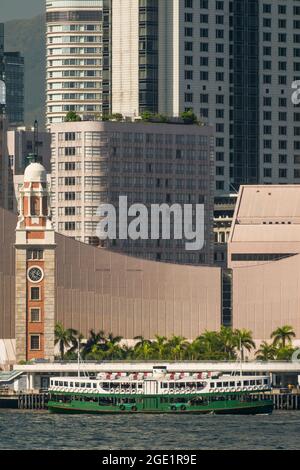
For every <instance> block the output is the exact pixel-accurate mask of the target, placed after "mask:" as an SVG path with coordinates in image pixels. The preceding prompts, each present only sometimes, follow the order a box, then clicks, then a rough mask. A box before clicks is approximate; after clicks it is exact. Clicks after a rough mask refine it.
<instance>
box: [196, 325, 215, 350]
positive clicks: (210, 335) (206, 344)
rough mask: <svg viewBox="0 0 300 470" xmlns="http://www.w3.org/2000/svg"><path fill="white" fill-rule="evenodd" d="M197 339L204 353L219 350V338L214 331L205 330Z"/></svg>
mask: <svg viewBox="0 0 300 470" xmlns="http://www.w3.org/2000/svg"><path fill="white" fill-rule="evenodd" d="M197 341H199V342H200V343H202V345H203V348H204V351H205V353H206V354H213V353H215V352H219V351H220V338H219V333H217V332H216V331H208V330H206V331H205V332H204V333H203V334H202V335H201V336H199V337H198V338H197Z"/></svg>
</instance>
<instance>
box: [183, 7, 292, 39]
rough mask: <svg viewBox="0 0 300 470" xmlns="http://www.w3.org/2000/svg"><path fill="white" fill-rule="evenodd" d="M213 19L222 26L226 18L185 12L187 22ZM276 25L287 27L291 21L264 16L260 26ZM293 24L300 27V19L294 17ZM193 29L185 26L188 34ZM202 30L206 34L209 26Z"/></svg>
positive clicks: (202, 21) (281, 27)
mask: <svg viewBox="0 0 300 470" xmlns="http://www.w3.org/2000/svg"><path fill="white" fill-rule="evenodd" d="M212 19H213V20H214V21H213V24H215V25H220V26H223V25H224V19H225V17H224V15H209V14H208V13H206V14H204V13H200V16H197V18H195V15H194V14H193V13H185V15H184V22H185V23H193V22H194V21H197V23H198V20H199V23H203V24H209V22H210V21H211V22H212ZM276 25H277V27H278V28H279V29H287V27H291V21H288V20H287V19H286V18H276V19H275V18H274V19H273V18H267V17H263V18H262V24H261V25H260V27H263V28H272V27H273V28H274V27H276ZM292 25H293V29H300V20H298V19H294V20H293V21H292ZM230 26H231V27H232V26H233V24H232V21H231V22H230ZM191 29H193V28H190V27H186V28H185V30H188V31H187V36H189V35H190V30H191ZM200 31H204V34H206V32H207V31H208V28H203V29H201V30H200ZM216 31H218V30H216ZM221 31H222V30H221ZM200 35H201V32H200ZM205 37H208V36H205ZM217 37H218V36H217Z"/></svg>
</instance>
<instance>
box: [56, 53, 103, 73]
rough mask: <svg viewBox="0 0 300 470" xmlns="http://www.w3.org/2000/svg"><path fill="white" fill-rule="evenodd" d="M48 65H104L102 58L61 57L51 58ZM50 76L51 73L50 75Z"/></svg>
mask: <svg viewBox="0 0 300 470" xmlns="http://www.w3.org/2000/svg"><path fill="white" fill-rule="evenodd" d="M47 65H48V67H63V66H72V67H74V66H77V65H78V66H81V67H86V66H89V65H95V66H99V65H102V59H101V58H100V59H60V60H49V61H48V63H47ZM48 78H50V75H48Z"/></svg>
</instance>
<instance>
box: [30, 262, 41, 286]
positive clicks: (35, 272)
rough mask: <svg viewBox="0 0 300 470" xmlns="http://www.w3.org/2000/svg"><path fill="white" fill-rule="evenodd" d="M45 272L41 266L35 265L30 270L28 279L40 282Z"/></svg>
mask: <svg viewBox="0 0 300 470" xmlns="http://www.w3.org/2000/svg"><path fill="white" fill-rule="evenodd" d="M43 276H44V273H43V271H42V270H41V268H39V267H37V266H35V267H32V268H30V269H29V270H28V279H29V280H30V281H31V282H40V281H41V280H42V279H43Z"/></svg>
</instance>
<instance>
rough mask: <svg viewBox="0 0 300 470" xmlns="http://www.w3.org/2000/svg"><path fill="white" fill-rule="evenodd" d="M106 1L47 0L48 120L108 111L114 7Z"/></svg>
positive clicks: (48, 122)
mask: <svg viewBox="0 0 300 470" xmlns="http://www.w3.org/2000/svg"><path fill="white" fill-rule="evenodd" d="M109 3H110V2H109V1H106V0H68V1H62V0H49V1H48V2H47V6H46V18H47V124H48V125H50V124H52V123H55V122H62V121H64V119H65V116H66V114H67V113H68V112H69V111H75V112H76V113H77V114H79V115H80V116H81V117H82V118H85V119H95V117H97V116H99V115H102V114H105V113H108V112H109V110H110V101H109V91H110V73H109V68H110V67H109V63H110V59H109V57H110V39H109V36H110V32H109V31H110V28H109V23H110V9H109Z"/></svg>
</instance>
